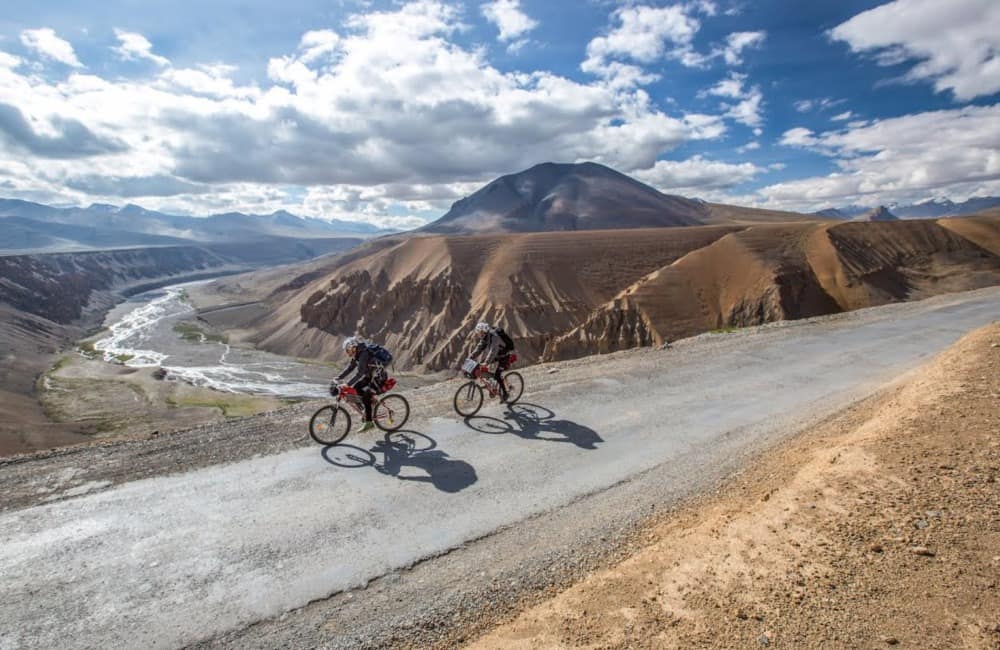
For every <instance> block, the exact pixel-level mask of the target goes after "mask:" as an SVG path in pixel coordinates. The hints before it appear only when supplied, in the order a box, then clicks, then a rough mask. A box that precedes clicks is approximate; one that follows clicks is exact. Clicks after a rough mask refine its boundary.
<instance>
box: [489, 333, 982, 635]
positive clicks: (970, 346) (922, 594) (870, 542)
mask: <svg viewBox="0 0 1000 650" xmlns="http://www.w3.org/2000/svg"><path fill="white" fill-rule="evenodd" d="M998 480H1000V322H995V323H993V324H992V325H991V326H988V327H985V328H982V329H980V330H978V331H976V332H974V333H972V334H970V335H968V336H966V337H965V338H963V339H962V340H961V341H960V342H958V343H957V344H956V345H954V346H953V347H952V348H950V349H949V350H948V351H946V352H944V353H942V354H941V355H940V356H939V357H937V358H936V359H935V360H934V361H933V362H931V363H930V364H929V365H927V366H925V367H924V368H922V369H920V370H919V371H917V372H914V373H911V374H910V375H908V377H907V378H906V379H905V380H904V382H902V383H900V384H899V385H897V387H895V388H893V389H890V390H889V391H887V392H886V393H885V394H884V396H883V397H881V398H880V399H877V400H869V401H866V402H864V403H862V405H860V406H856V407H854V408H852V409H849V410H847V411H845V412H844V413H843V414H842V415H840V416H838V417H836V418H834V419H832V420H829V421H827V422H825V423H824V424H823V425H821V426H820V427H818V428H816V429H814V430H813V431H810V432H808V433H806V434H804V435H803V436H801V437H799V438H797V439H796V440H795V441H794V442H792V443H790V444H788V445H785V446H784V447H782V448H781V449H779V450H777V451H775V452H773V453H771V454H769V455H768V456H767V457H765V458H764V459H762V460H761V461H760V462H758V463H757V464H755V465H754V466H753V467H751V468H749V469H747V470H745V471H744V472H743V473H742V474H740V475H739V476H737V477H736V478H735V479H733V480H732V481H731V482H730V483H729V484H728V485H727V486H726V487H725V488H724V489H723V490H722V491H720V492H718V493H716V494H715V495H712V496H710V497H707V498H704V499H702V500H700V501H699V502H696V503H693V504H691V505H690V506H688V507H686V508H684V509H682V510H680V511H675V512H673V513H670V514H669V515H666V516H665V517H664V518H663V519H662V520H660V521H658V522H656V523H654V524H653V525H651V526H650V528H649V529H648V534H647V539H646V541H647V544H648V545H647V546H646V547H645V548H643V549H642V550H640V551H638V552H637V553H635V554H634V555H632V556H631V557H629V558H628V559H626V560H625V561H623V562H621V563H619V564H617V565H616V566H613V567H611V568H609V569H607V570H602V571H599V572H597V573H594V574H592V575H590V576H589V577H587V578H586V579H584V580H582V581H581V582H579V583H577V584H575V585H574V586H572V587H571V588H569V589H567V590H565V591H563V592H561V593H559V594H558V595H556V596H554V597H552V598H550V599H548V600H546V601H543V602H541V603H540V604H538V605H535V606H533V607H531V608H529V609H528V610H526V611H524V612H522V613H521V614H520V615H518V616H517V617H516V618H515V619H514V620H512V621H508V622H507V623H506V624H504V625H502V626H500V627H498V628H496V629H494V630H493V631H491V632H489V633H487V634H486V635H485V636H483V637H482V638H480V639H479V640H478V641H476V642H474V643H473V644H472V645H471V647H473V648H477V649H487V648H505V649H507V648H559V647H600V648H625V647H628V648H654V647H655V648H664V647H706V648H734V647H764V646H772V647H794V648H808V647H869V648H870V647H890V646H893V645H897V644H898V645H899V647H922V648H998V647H1000V616H998V612H1000V550H998V549H1000V483H998Z"/></svg>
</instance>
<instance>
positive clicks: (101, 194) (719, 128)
mask: <svg viewBox="0 0 1000 650" xmlns="http://www.w3.org/2000/svg"><path fill="white" fill-rule="evenodd" d="M460 17H461V16H460V14H459V9H457V8H456V7H455V6H452V5H450V4H446V3H443V2H438V1H435V0H415V1H413V2H409V3H407V4H404V5H399V6H396V7H394V8H392V9H390V10H384V11H375V12H370V13H364V14H356V15H354V16H351V17H349V18H348V19H347V20H345V21H344V22H343V23H342V24H341V25H339V26H337V27H336V30H314V31H310V32H306V33H305V34H304V35H303V36H302V38H301V40H300V42H299V44H298V46H297V47H296V48H295V50H294V51H293V52H290V53H287V54H285V55H284V56H275V57H273V58H272V59H271V60H270V61H269V63H268V65H267V73H268V78H267V79H265V80H263V81H261V82H257V83H245V82H238V81H236V79H238V78H243V77H245V76H246V75H240V77H237V71H236V70H235V69H234V68H232V67H229V66H225V65H201V66H198V65H192V66H190V67H185V68H176V67H174V66H173V65H165V66H158V67H159V69H158V70H155V71H154V72H151V73H148V74H149V76H148V77H147V78H143V79H138V78H121V77H115V78H104V77H101V76H98V75H96V74H84V73H81V72H78V71H74V72H72V73H71V74H69V75H68V76H66V77H65V78H62V79H60V80H50V79H48V78H46V77H45V76H44V75H37V74H34V73H33V72H30V71H23V72H22V71H21V69H20V68H19V67H18V66H19V65H20V62H19V61H18V60H17V59H16V57H11V56H9V55H8V56H7V57H0V103H6V104H9V105H10V106H13V107H17V109H16V110H18V111H19V112H18V113H17V114H15V113H13V112H11V111H10V110H8V111H7V113H5V114H4V116H5V118H6V119H5V122H4V128H5V130H4V131H3V132H2V133H3V134H4V135H3V136H0V168H4V169H6V168H10V169H14V170H16V173H15V175H16V177H17V179H18V181H17V183H18V185H17V192H18V193H19V195H24V196H26V195H27V194H28V193H29V192H38V191H52V192H53V193H59V199H60V200H63V201H65V200H79V201H80V202H88V201H108V202H115V200H116V199H117V198H122V197H128V198H141V199H142V203H143V204H144V205H149V206H150V207H153V208H159V209H167V208H170V209H183V210H186V211H191V212H206V211H212V210H229V209H240V210H247V211H256V212H265V211H270V210H274V209H279V208H285V209H289V210H292V211H298V212H304V213H308V214H316V212H315V211H312V209H318V208H320V207H323V209H324V210H325V212H323V213H322V214H325V215H327V216H336V217H337V218H361V219H366V220H371V221H373V222H375V223H391V222H392V221H389V220H391V219H397V218H398V216H399V214H401V213H407V212H409V213H412V214H421V215H423V214H427V215H429V216H430V215H433V213H434V211H435V210H438V211H440V210H441V209H442V208H447V205H448V204H450V203H451V202H452V201H454V200H455V199H456V198H458V196H460V195H456V194H454V192H455V191H457V189H456V188H461V189H465V188H474V187H476V186H478V184H480V183H482V182H484V181H488V180H490V179H492V178H493V177H495V176H498V175H500V174H504V173H509V172H511V171H513V170H517V169H523V168H526V167H529V166H531V165H533V164H536V163H538V162H540V161H545V160H565V161H581V160H596V161H599V162H602V163H605V164H608V165H611V166H613V167H616V168H618V169H621V170H622V171H624V172H626V173H629V172H631V171H634V170H637V169H648V168H650V167H652V166H653V165H654V163H655V162H656V160H657V159H658V158H660V157H662V156H663V155H664V154H665V153H666V152H668V151H670V150H672V149H674V148H676V147H678V146H680V145H683V144H685V143H689V142H692V141H697V140H705V139H713V138H718V137H721V136H722V135H723V134H724V133H725V130H726V125H725V120H724V117H723V115H722V114H716V115H709V114H699V113H674V114H669V113H667V112H666V111H664V110H663V109H661V108H660V107H659V106H658V105H657V104H656V102H655V101H654V100H653V99H651V98H650V96H649V95H648V94H647V93H646V92H644V91H643V90H642V89H641V88H639V87H638V82H639V81H640V80H641V79H642V78H643V77H644V75H646V74H647V73H645V72H643V71H642V70H641V69H638V68H637V69H636V70H635V71H633V72H632V74H635V75H636V80H635V82H634V83H630V84H623V85H617V84H614V83H609V82H608V80H605V79H598V80H596V81H592V82H589V83H583V82H579V81H574V80H572V79H569V78H567V77H562V76H559V75H556V74H552V73H550V72H545V71H535V72H527V73H525V72H502V71H500V70H498V69H497V68H495V67H494V66H493V65H491V64H490V62H489V61H488V60H487V59H486V51H485V50H483V49H482V48H474V47H465V46H462V45H459V44H458V43H456V42H455V40H454V39H453V36H454V35H455V34H456V32H457V31H458V30H460V29H461V28H462V26H461V22H460ZM140 49H141V48H140ZM654 49H655V48H654ZM143 51H145V50H143ZM149 52H150V53H152V50H149ZM643 56H646V54H643ZM649 56H652V54H649ZM612 63H618V62H617V61H612ZM623 65H627V64H623ZM619 74H621V75H626V74H629V72H628V71H627V70H620V71H619ZM727 110H728V109H727ZM27 116H30V119H29V118H28V117H27ZM56 155H58V156H59V157H55V156H56ZM79 155H85V156H86V161H85V162H82V161H81V160H80V159H79V157H78V156H79ZM74 156H77V157H76V158H74ZM102 177H103V178H106V179H109V180H107V182H99V180H98V179H99V178H102ZM171 179H173V180H171ZM205 187H211V188H212V191H211V192H207V193H206V192H203V191H202V190H203V189H204V188H205ZM442 188H444V189H442ZM171 192H176V194H173V195H170V193H171ZM144 193H145V194H144ZM303 195H305V198H303ZM143 197H146V198H143ZM227 202H228V204H227ZM199 206H200V207H199ZM439 213H440V212H438V214H439Z"/></svg>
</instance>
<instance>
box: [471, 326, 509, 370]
mask: <svg viewBox="0 0 1000 650" xmlns="http://www.w3.org/2000/svg"><path fill="white" fill-rule="evenodd" d="M484 351H485V352H486V354H485V355H483V357H482V359H480V362H481V363H493V362H494V361H495V360H496V359H497V358H498V357H502V356H504V355H507V354H510V353H511V352H513V351H514V349H513V348H508V347H507V345H506V344H504V340H503V337H502V336H500V335H499V334H497V331H496V329H495V328H494V329H491V330H490V331H489V332H487V333H486V336H484V337H483V338H482V339H480V341H479V345H477V346H476V349H475V350H473V351H472V358H473V359H475V358H476V357H478V356H479V355H480V354H482V353H483V352H484Z"/></svg>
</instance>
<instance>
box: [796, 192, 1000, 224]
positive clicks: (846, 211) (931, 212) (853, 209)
mask: <svg viewBox="0 0 1000 650" xmlns="http://www.w3.org/2000/svg"><path fill="white" fill-rule="evenodd" d="M998 206H1000V197H997V196H982V197H973V198H971V199H969V200H968V201H962V202H961V203H954V202H952V201H949V200H948V199H943V200H937V199H935V200H931V201H923V202H922V203H915V204H912V205H899V204H896V203H890V204H889V205H888V206H885V207H886V208H887V209H888V210H889V211H890V212H891V213H892V214H893V215H894V216H896V217H898V218H900V219H937V218H939V217H958V216H961V215H965V214H975V213H977V212H982V211H983V210H989V209H990V208H995V207H998ZM878 207H882V206H878ZM875 209H877V207H873V206H863V205H847V206H842V207H839V208H826V209H823V210H819V211H818V212H814V213H813V214H815V215H817V216H821V217H829V218H832V219H855V218H857V217H860V216H862V215H864V214H865V213H867V212H871V211H872V210H875Z"/></svg>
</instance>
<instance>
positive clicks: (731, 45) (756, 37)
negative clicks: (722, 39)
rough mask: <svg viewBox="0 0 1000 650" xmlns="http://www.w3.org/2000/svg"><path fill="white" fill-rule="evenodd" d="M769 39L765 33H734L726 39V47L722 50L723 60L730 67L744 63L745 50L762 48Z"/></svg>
mask: <svg viewBox="0 0 1000 650" xmlns="http://www.w3.org/2000/svg"><path fill="white" fill-rule="evenodd" d="M766 37H767V35H766V33H765V32H763V31H759V32H733V33H732V34H730V35H729V36H727V37H726V45H725V46H724V47H723V48H722V49H721V50H720V53H721V55H722V58H723V59H725V61H726V63H728V64H729V65H739V64H740V63H743V50H746V49H750V48H755V47H760V46H761V45H763V44H764V40H765V38H766Z"/></svg>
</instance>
